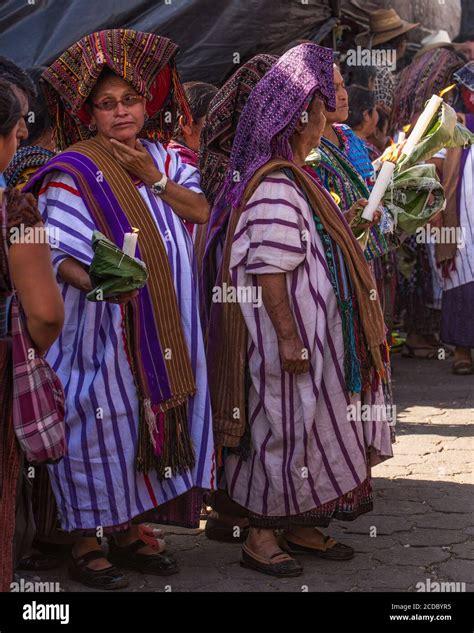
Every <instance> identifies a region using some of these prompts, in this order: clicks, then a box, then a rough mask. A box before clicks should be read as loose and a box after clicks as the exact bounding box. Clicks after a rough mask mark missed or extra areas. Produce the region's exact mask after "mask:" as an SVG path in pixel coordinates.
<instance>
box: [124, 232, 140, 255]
mask: <svg viewBox="0 0 474 633" xmlns="http://www.w3.org/2000/svg"><path fill="white" fill-rule="evenodd" d="M137 240H138V231H137V230H135V231H134V232H133V233H125V235H124V236H123V248H122V250H123V252H124V253H125V255H129V256H130V257H135V251H136V250H137Z"/></svg>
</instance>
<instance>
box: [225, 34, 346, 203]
mask: <svg viewBox="0 0 474 633" xmlns="http://www.w3.org/2000/svg"><path fill="white" fill-rule="evenodd" d="M316 92H317V93H318V96H320V97H321V98H322V100H323V101H324V104H325V106H326V108H327V109H328V110H330V111H334V110H335V108H336V96H335V91H334V70H333V51H332V50H331V49H329V48H324V47H322V46H318V45H317V44H311V43H305V44H300V45H299V46H295V47H294V48H291V49H290V50H289V51H287V52H286V53H285V54H284V55H282V56H281V57H280V59H279V60H278V61H277V62H276V64H275V65H274V66H272V68H271V69H270V70H269V71H268V72H267V74H266V75H265V76H264V77H263V79H261V80H260V81H259V82H258V84H257V85H256V87H255V88H254V90H253V91H252V92H251V94H250V96H249V98H248V100H247V103H246V105H245V108H244V110H243V112H242V115H241V117H240V120H239V124H238V127H237V132H236V135H235V140H234V144H233V147H232V154H231V157H230V165H229V172H228V174H227V178H226V182H225V185H224V191H223V197H224V200H223V202H224V203H225V204H226V205H227V204H230V205H232V206H237V205H238V204H239V202H240V199H241V197H242V194H243V192H244V191H245V188H246V185H247V183H248V182H249V180H250V179H251V177H252V176H253V174H254V173H255V172H256V171H257V170H258V169H259V167H261V166H262V165H264V164H265V163H267V162H268V161H269V160H270V158H272V157H275V156H280V157H282V158H285V159H287V160H292V157H293V155H292V151H291V147H290V143H289V139H290V137H291V135H292V134H293V132H294V130H295V127H296V124H297V122H298V120H299V119H300V117H301V115H302V113H303V112H304V110H305V108H306V107H307V106H308V102H309V100H310V99H311V97H312V96H313V95H314V94H315V93H316ZM236 174H238V177H239V181H238V182H234V179H235V175H236Z"/></svg>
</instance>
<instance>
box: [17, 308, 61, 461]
mask: <svg viewBox="0 0 474 633" xmlns="http://www.w3.org/2000/svg"><path fill="white" fill-rule="evenodd" d="M11 335H12V356H13V427H14V429H15V433H16V436H17V438H18V442H19V443H20V446H21V448H22V450H23V451H24V452H25V454H26V459H27V460H28V461H29V462H30V463H31V464H44V463H49V464H53V463H55V462H58V461H59V460H61V459H62V458H63V457H64V454H65V452H66V427H65V424H64V391H63V387H62V384H61V382H60V380H59V378H58V377H57V375H56V374H55V372H54V371H53V370H52V369H51V367H50V366H49V365H48V363H47V362H46V360H45V359H44V358H43V357H42V356H41V355H40V354H39V353H38V352H37V350H36V347H35V344H34V343H33V341H32V340H31V337H30V335H29V334H28V330H27V328H26V323H25V317H24V313H23V310H22V308H21V306H20V305H19V304H18V302H17V300H16V297H15V296H13V298H12V302H11Z"/></svg>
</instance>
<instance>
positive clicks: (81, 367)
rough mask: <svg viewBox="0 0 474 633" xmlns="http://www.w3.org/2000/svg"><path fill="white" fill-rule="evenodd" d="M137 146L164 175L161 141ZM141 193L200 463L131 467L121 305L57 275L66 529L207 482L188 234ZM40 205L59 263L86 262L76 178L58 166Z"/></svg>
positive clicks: (182, 180) (59, 468) (112, 519)
mask: <svg viewBox="0 0 474 633" xmlns="http://www.w3.org/2000/svg"><path fill="white" fill-rule="evenodd" d="M143 143H144V145H145V146H146V147H147V148H148V151H150V153H151V155H152V156H153V158H154V160H155V161H156V165H157V168H158V169H159V170H160V171H161V172H163V173H164V172H165V162H166V157H167V153H166V150H165V149H164V148H163V147H162V145H161V144H159V143H156V144H155V143H150V142H147V141H143ZM168 155H169V157H170V158H169V159H168V161H167V162H168V170H167V173H168V177H169V178H170V179H171V180H173V181H174V182H176V183H178V184H180V185H182V186H184V187H186V188H188V189H190V190H192V191H197V192H201V189H200V179H199V173H198V171H197V170H196V169H195V168H194V167H192V166H190V165H185V164H183V163H182V162H181V159H180V158H179V156H178V155H177V154H176V153H175V152H173V151H171V150H169V151H168ZM139 192H140V194H141V195H142V197H143V198H144V200H145V202H146V204H147V206H148V208H149V210H150V213H151V214H152V216H153V218H154V219H155V221H156V224H157V227H158V229H159V231H160V234H161V237H162V239H163V243H164V245H165V248H166V250H167V253H168V258H169V263H170V269H171V273H172V276H173V280H174V285H175V289H176V294H177V299H178V305H179V309H180V312H181V319H182V325H183V331H184V335H185V339H186V341H187V343H188V347H189V353H190V357H191V363H192V368H193V373H194V376H195V380H196V386H197V393H196V395H195V396H194V397H193V398H191V399H190V402H189V409H188V411H189V425H190V430H191V437H192V441H193V444H194V447H195V451H196V465H195V467H194V468H193V469H192V471H187V472H186V473H185V474H183V475H182V476H175V477H173V478H170V479H165V480H163V481H159V480H158V478H157V477H156V475H155V473H154V472H151V473H149V475H148V476H145V475H143V474H141V473H137V472H136V471H135V454H136V449H137V433H138V399H137V393H136V389H135V385H134V382H133V377H132V373H131V370H130V367H129V363H128V359H127V354H126V351H125V344H124V330H123V322H122V308H121V307H120V306H119V305H114V304H111V303H91V302H89V301H88V300H87V299H86V293H84V292H81V291H79V290H77V289H75V288H73V287H72V286H70V285H69V284H67V283H64V282H63V281H62V280H61V279H60V277H58V281H59V283H60V288H61V292H62V296H63V299H64V304H65V313H66V318H65V324H64V328H63V331H62V333H61V336H60V337H59V339H58V340H57V341H56V343H54V345H53V346H52V347H51V349H50V350H49V351H48V354H47V357H46V358H47V360H48V362H49V363H50V364H51V366H52V367H53V368H54V369H55V371H56V372H57V374H58V376H59V378H60V379H61V380H62V382H63V385H64V388H65V392H66V429H67V442H68V452H67V456H66V457H65V458H64V460H63V461H61V462H60V463H59V464H57V465H54V466H50V467H49V472H50V477H51V482H52V486H53V490H54V493H55V496H56V499H57V502H58V509H59V513H60V519H61V525H62V528H63V529H64V530H67V531H71V530H74V529H80V528H82V529H95V528H96V527H97V526H103V527H108V526H118V525H121V524H124V523H127V522H128V521H129V520H130V519H132V518H133V517H135V516H137V515H139V514H141V513H143V512H145V511H147V510H149V509H151V508H154V507H157V506H158V505H161V504H162V503H164V502H166V501H169V500H171V499H173V498H175V497H177V496H179V495H181V494H183V493H184V492H186V491H187V490H189V489H190V488H192V487H194V486H197V487H202V488H211V487H213V483H212V480H213V473H214V457H213V436H212V424H211V410H210V401H209V395H208V386H207V372H206V361H205V355H204V347H203V340H202V332H201V327H200V323H199V310H198V294H197V279H196V275H197V273H196V266H195V261H194V254H193V247H192V243H191V239H190V236H189V233H188V231H187V230H186V228H185V227H184V224H183V222H182V220H181V219H180V218H179V217H178V216H177V215H176V214H175V213H174V212H173V211H172V210H171V208H170V207H169V206H168V205H166V204H164V203H163V201H162V200H161V199H160V197H159V196H156V195H154V194H152V193H150V192H149V190H147V189H146V188H145V187H144V186H143V185H141V186H139ZM39 208H40V211H41V212H42V214H43V216H44V219H45V222H46V225H47V226H50V227H54V228H55V229H59V230H60V241H59V244H57V245H56V247H55V248H54V249H53V251H52V256H53V264H54V267H55V269H56V270H57V268H58V266H59V264H60V263H61V261H63V259H64V258H65V257H67V256H71V257H74V258H75V259H77V260H78V261H80V262H81V263H83V264H85V265H90V263H91V261H92V257H93V254H94V253H93V250H92V247H91V238H92V232H93V230H94V229H95V228H96V227H95V226H94V222H93V220H92V218H91V216H90V214H89V212H88V211H87V208H86V206H85V204H84V203H83V201H82V200H81V197H80V194H79V192H78V191H77V190H76V187H75V184H74V181H73V179H72V178H71V177H70V176H68V175H65V174H62V173H59V172H53V173H51V174H49V175H48V176H47V178H45V181H44V183H43V187H42V190H41V194H40V196H39ZM144 328H145V329H146V323H145V324H144Z"/></svg>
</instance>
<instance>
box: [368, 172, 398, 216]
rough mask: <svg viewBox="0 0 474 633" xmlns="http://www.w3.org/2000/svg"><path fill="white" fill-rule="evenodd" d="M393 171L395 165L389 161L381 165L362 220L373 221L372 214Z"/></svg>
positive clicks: (385, 189)
mask: <svg viewBox="0 0 474 633" xmlns="http://www.w3.org/2000/svg"><path fill="white" fill-rule="evenodd" d="M394 169H395V163H392V162H391V161H389V160H384V161H383V163H382V169H381V170H380V172H379V174H378V176H377V180H376V181H375V185H374V188H373V189H372V191H371V192H370V196H369V202H368V204H367V206H366V207H365V209H364V212H363V213H362V217H363V218H364V220H368V221H369V222H372V220H373V219H374V213H375V210H376V209H377V207H378V206H379V204H380V202H381V200H382V198H383V196H384V193H385V192H386V191H387V188H388V185H389V184H390V181H391V180H392V176H393V170H394Z"/></svg>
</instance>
